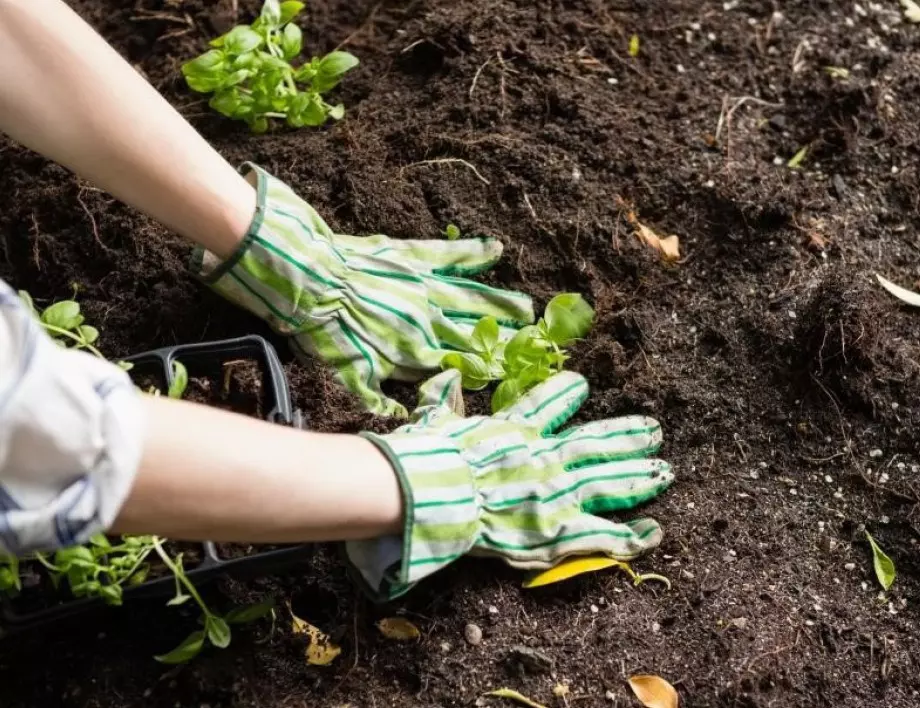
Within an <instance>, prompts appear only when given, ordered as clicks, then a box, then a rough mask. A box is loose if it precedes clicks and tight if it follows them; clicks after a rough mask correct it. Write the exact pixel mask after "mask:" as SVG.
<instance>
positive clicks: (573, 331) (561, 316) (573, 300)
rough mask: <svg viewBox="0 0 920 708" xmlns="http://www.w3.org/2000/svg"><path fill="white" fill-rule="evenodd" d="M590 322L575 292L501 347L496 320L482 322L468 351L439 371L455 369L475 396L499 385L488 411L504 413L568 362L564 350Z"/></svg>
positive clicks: (452, 354) (591, 317)
mask: <svg viewBox="0 0 920 708" xmlns="http://www.w3.org/2000/svg"><path fill="white" fill-rule="evenodd" d="M593 322H594V310H593V309H592V307H591V306H590V305H589V304H588V303H587V302H585V300H584V298H582V296H581V295H579V294H578V293H563V294H562V295H557V296H556V297H554V298H553V299H552V300H551V301H550V303H549V305H547V307H546V313H545V314H544V316H543V317H542V318H541V319H540V321H539V322H537V324H535V325H528V326H527V327H523V328H522V329H520V330H519V331H518V332H517V334H515V335H514V337H512V338H511V339H510V340H508V342H507V343H502V342H501V341H500V329H499V324H498V321H497V320H496V319H495V318H494V317H483V318H482V319H481V320H479V322H478V323H477V324H476V327H475V328H474V329H473V333H472V337H471V341H470V344H471V345H472V349H473V352H450V353H449V354H445V355H444V357H443V358H442V359H441V368H442V369H445V370H447V369H457V370H458V371H460V373H461V375H462V381H461V383H462V385H463V387H464V388H467V389H470V390H473V391H478V390H481V389H483V388H485V387H486V386H488V385H489V382H491V381H501V383H500V384H499V385H498V387H497V388H496V389H495V392H494V393H493V394H492V412H493V413H497V412H498V411H500V410H502V409H503V408H506V407H507V406H509V405H511V404H512V403H514V402H515V401H516V400H518V399H519V398H520V397H521V396H522V395H524V394H525V393H526V392H527V391H529V390H530V389H531V388H533V387H534V386H536V385H537V384H538V383H540V382H542V381H545V380H546V379H548V378H549V377H550V376H552V375H553V374H555V373H556V372H558V371H562V368H563V366H564V364H565V362H566V361H568V360H569V356H568V354H566V353H565V347H568V346H570V345H572V344H573V343H574V342H575V341H576V340H578V339H580V338H582V337H584V336H585V335H586V334H587V333H588V331H589V330H590V329H591V325H592V323H593Z"/></svg>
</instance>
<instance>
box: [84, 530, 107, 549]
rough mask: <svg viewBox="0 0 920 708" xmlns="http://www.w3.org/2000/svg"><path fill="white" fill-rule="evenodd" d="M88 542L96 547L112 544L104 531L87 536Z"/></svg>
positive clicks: (105, 546)
mask: <svg viewBox="0 0 920 708" xmlns="http://www.w3.org/2000/svg"><path fill="white" fill-rule="evenodd" d="M89 542H90V544H91V545H93V546H96V548H111V547H112V544H111V542H110V541H109V539H108V538H107V537H106V535H105V534H104V533H94V534H93V535H92V536H90V537H89Z"/></svg>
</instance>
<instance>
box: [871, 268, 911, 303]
mask: <svg viewBox="0 0 920 708" xmlns="http://www.w3.org/2000/svg"><path fill="white" fill-rule="evenodd" d="M875 277H876V278H878V282H879V283H881V286H882V287H883V288H885V290H887V291H888V292H890V293H891V294H892V295H894V296H895V297H896V298H898V300H900V301H901V302H906V303H907V304H908V305H913V306H914V307H920V294H918V293H915V292H913V291H912V290H908V289H907V288H902V287H901V286H900V285H895V284H894V283H892V282H891V281H890V280H888V279H887V278H883V277H882V276H880V275H879V274H878V273H876V274H875Z"/></svg>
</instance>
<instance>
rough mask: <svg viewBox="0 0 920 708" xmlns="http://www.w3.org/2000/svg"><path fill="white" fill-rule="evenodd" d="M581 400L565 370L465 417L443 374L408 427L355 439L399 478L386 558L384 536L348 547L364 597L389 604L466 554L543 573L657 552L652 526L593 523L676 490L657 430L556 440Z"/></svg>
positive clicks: (602, 431)
mask: <svg viewBox="0 0 920 708" xmlns="http://www.w3.org/2000/svg"><path fill="white" fill-rule="evenodd" d="M587 396H588V383H587V381H585V379H584V377H582V376H581V375H579V374H576V373H573V372H569V371H564V372H561V373H559V374H556V375H555V376H553V377H551V378H550V379H548V380H547V381H545V382H544V383H542V384H540V385H538V386H536V387H535V388H533V389H532V390H531V391H530V392H528V393H527V394H526V395H525V396H524V397H523V398H522V399H521V400H520V401H518V402H517V403H516V404H514V405H512V406H510V407H509V408H507V409H505V410H502V411H501V412H500V413H498V414H496V415H493V416H490V417H475V418H464V417H463V411H462V401H463V398H462V395H461V390H460V374H459V372H457V371H456V370H450V371H445V372H443V373H442V374H439V375H437V376H435V377H434V378H432V379H431V380H429V381H428V382H426V383H425V384H424V385H423V386H422V391H421V400H420V405H419V408H417V409H416V411H415V413H414V414H413V416H412V420H413V422H412V423H410V424H408V425H405V426H403V427H401V428H399V429H398V430H396V431H395V432H393V433H391V434H389V435H382V436H381V435H374V434H371V433H364V434H363V436H364V437H366V438H367V439H369V440H371V441H373V442H374V443H375V444H376V445H377V446H378V447H379V448H380V450H381V451H382V452H383V453H384V454H385V455H386V456H387V457H388V458H389V460H390V462H391V463H392V464H393V467H394V468H395V470H396V472H397V474H398V475H399V479H400V484H401V486H402V491H403V497H404V503H405V515H406V521H405V530H404V534H403V537H402V541H401V546H396V549H395V552H394V539H393V538H385V539H375V540H370V541H356V542H349V543H347V544H346V546H345V550H346V555H347V557H348V559H349V562H350V564H351V565H352V568H353V570H356V571H357V572H358V574H359V575H360V580H361V581H362V584H363V585H364V586H365V589H367V590H369V591H370V592H371V593H372V594H374V595H375V596H377V597H378V598H383V599H390V598H393V597H396V596H398V595H401V594H402V593H404V592H406V591H407V590H408V589H409V588H410V587H411V586H412V585H413V584H415V583H417V582H418V581H419V580H421V579H422V578H424V577H426V576H428V575H431V574H432V573H434V572H435V571H437V570H439V569H440V568H443V567H444V566H446V565H448V564H449V563H451V562H452V561H454V560H456V559H457V558H459V557H460V556H462V555H464V554H467V553H469V554H474V555H485V556H497V557H499V558H502V559H503V560H504V561H506V562H507V563H508V564H509V565H511V566H514V567H517V568H550V567H552V566H554V565H556V564H558V563H559V562H560V561H561V560H563V559H564V558H566V557H567V556H574V555H586V554H606V555H608V556H611V557H613V558H616V559H619V560H629V559H632V558H635V557H636V556H638V555H640V554H642V553H644V552H646V551H648V550H650V549H652V548H655V547H656V546H657V545H658V544H659V543H660V542H661V536H662V533H661V529H660V527H659V526H658V524H657V523H656V522H655V521H654V520H652V519H636V520H634V521H630V522H628V523H625V524H624V523H614V522H612V521H609V520H607V519H604V518H602V517H600V516H598V514H601V513H604V512H609V511H616V510H622V509H630V508H632V507H634V506H636V505H637V504H640V503H642V502H644V501H647V500H649V499H651V498H652V497H654V496H656V495H657V494H658V493H659V492H661V491H662V490H664V489H665V488H667V487H668V486H669V485H670V484H671V482H672V481H673V480H674V476H673V475H672V473H671V468H670V466H669V465H668V464H667V463H666V462H663V461H662V460H659V459H653V458H650V457H649V456H650V455H652V454H654V453H656V452H657V450H658V448H659V446H660V445H661V427H660V426H659V424H658V422H657V421H655V420H652V419H651V418H646V417H645V416H641V415H636V416H626V417H622V418H614V419H610V420H602V421H597V422H594V423H587V424H584V425H580V426H576V427H574V428H570V429H569V430H566V431H565V432H563V433H559V434H553V433H554V431H556V430H557V429H558V428H559V427H560V426H561V425H563V424H564V423H565V422H566V421H567V420H568V419H569V418H571V416H572V415H573V414H574V413H575V412H576V411H577V410H578V408H579V407H580V406H581V404H582V403H583V402H584V400H585V399H586V398H587Z"/></svg>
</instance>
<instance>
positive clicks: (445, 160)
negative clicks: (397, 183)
mask: <svg viewBox="0 0 920 708" xmlns="http://www.w3.org/2000/svg"><path fill="white" fill-rule="evenodd" d="M447 164H459V165H463V166H464V167H468V168H469V169H470V170H472V172H473V174H474V175H476V177H477V178H478V179H479V181H480V182H482V183H483V184H488V185H491V184H492V183H491V182H490V181H489V180H487V179H486V178H485V177H483V176H482V175H481V174H480V172H479V170H477V169H476V168H475V167H473V165H471V164H470V163H469V162H467V161H466V160H461V159H460V158H459V157H441V158H438V159H436V160H421V161H419V162H412V163H410V164H408V165H404V166H403V167H402V168H401V169H400V172H404V171H405V170H408V169H409V168H410V167H421V166H424V165H447Z"/></svg>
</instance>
